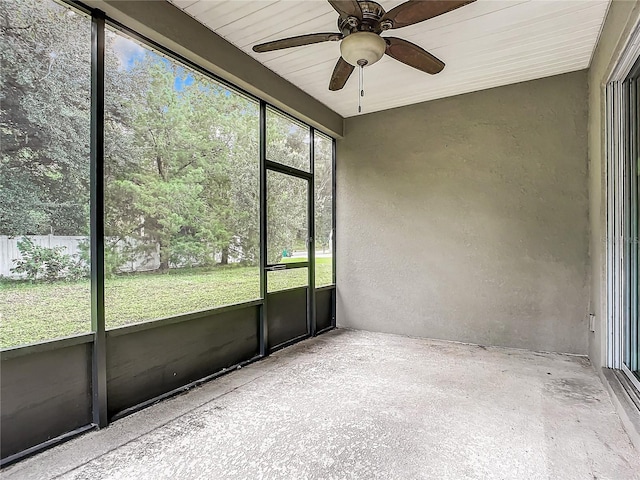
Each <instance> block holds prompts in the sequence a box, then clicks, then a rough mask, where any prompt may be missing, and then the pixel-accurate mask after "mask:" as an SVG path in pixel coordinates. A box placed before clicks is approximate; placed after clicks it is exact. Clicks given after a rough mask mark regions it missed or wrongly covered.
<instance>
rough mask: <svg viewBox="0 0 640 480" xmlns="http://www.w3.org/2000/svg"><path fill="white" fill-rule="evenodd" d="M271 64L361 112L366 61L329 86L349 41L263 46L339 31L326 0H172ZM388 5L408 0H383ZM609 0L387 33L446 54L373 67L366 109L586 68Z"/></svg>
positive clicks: (496, 6) (481, 6)
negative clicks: (416, 65)
mask: <svg viewBox="0 0 640 480" xmlns="http://www.w3.org/2000/svg"><path fill="white" fill-rule="evenodd" d="M169 1H171V2H172V3H174V4H175V5H176V6H177V7H179V8H181V9H182V10H184V11H185V12H186V13H188V14H189V15H191V16H192V17H194V18H195V19H196V20H198V21H199V22H201V23H203V24H204V25H206V26H207V27H209V28H210V29H211V30H213V31H214V32H216V33H217V34H218V35H220V36H222V37H224V38H225V39H227V40H228V41H229V42H231V43H233V44H234V45H236V46H237V47H239V48H240V49H242V50H243V51H245V52H247V53H248V54H249V55H251V56H252V57H254V58H255V59H256V60H258V61H260V62H261V63H263V64H264V65H265V66H267V67H268V68H270V69H271V70H273V71H274V72H276V73H277V74H279V75H280V76H282V77H284V78H286V79H287V80H289V81H290V82H291V83H293V84H294V85H297V86H298V87H299V88H301V89H302V90H304V91H306V92H307V93H309V94H310V95H312V96H313V97H315V98H317V99H318V100H320V101H321V102H322V103H324V104H325V105H327V106H328V107H330V108H331V109H333V110H334V111H336V112H338V113H339V114H341V115H342V116H344V117H349V116H353V115H357V103H358V97H357V96H358V75H357V69H356V70H355V71H354V73H353V75H352V76H351V78H350V79H349V81H348V82H347V84H346V85H345V87H344V88H343V89H342V90H341V91H338V92H331V91H329V90H328V88H327V87H328V84H329V78H330V77H331V73H332V71H333V67H334V65H335V63H336V61H337V59H338V57H339V55H340V48H339V42H326V43H321V44H315V45H307V46H303V47H297V48H291V49H287V50H279V51H275V52H269V53H254V52H253V51H252V50H251V47H252V46H253V45H255V44H258V43H263V42H266V41H270V40H276V39H279V38H284V37H290V36H294V35H302V34H305V33H316V32H337V31H338V29H337V25H336V22H337V18H338V14H337V13H336V12H335V11H334V10H333V8H332V7H331V6H330V5H329V3H327V2H326V1H324V0H279V1H277V0H259V1H251V0H226V1H222V0H169ZM378 3H380V4H381V5H382V6H383V7H384V8H385V10H387V11H389V10H390V9H391V8H393V7H395V6H396V5H398V4H400V3H402V0H378ZM608 6H609V0H478V1H476V2H475V3H472V4H470V5H466V6H464V7H462V8H459V9H457V10H454V11H452V12H449V13H446V14H444V15H441V16H439V17H435V18H432V19H430V20H427V21H425V22H422V23H419V24H416V25H412V26H409V27H405V28H400V29H394V30H390V31H388V32H384V33H383V34H382V36H396V37H400V38H404V39H406V40H409V41H411V42H414V43H416V44H418V45H420V46H421V47H422V48H424V49H426V50H427V51H429V52H431V53H432V54H434V55H435V56H436V57H438V58H440V59H441V60H442V61H444V62H445V63H446V67H445V69H444V70H443V71H442V72H441V73H439V74H437V75H428V74H425V73H422V72H420V71H418V70H415V69H413V68H411V67H408V66H406V65H404V64H402V63H400V62H398V61H396V60H394V59H392V58H390V57H388V56H386V55H385V56H384V57H383V58H382V60H380V61H379V62H378V63H376V64H374V65H371V66H369V67H365V72H364V82H365V83H364V86H365V98H364V101H363V113H368V112H374V111H379V110H385V109H388V108H393V107H399V106H402V105H409V104H413V103H418V102H424V101H427V100H433V99H436V98H442V97H448V96H452V95H458V94H461V93H467V92H473V91H477V90H483V89H486V88H492V87H497V86H501V85H507V84H511V83H517V82H523V81H527V80H533V79H536V78H542V77H547V76H551V75H557V74H561V73H566V72H572V71H576V70H581V69H584V68H587V67H588V66H589V62H590V60H591V55H592V53H593V50H594V48H595V45H596V42H597V40H598V35H599V33H600V29H601V27H602V23H603V22H604V17H605V15H606V12H607V8H608Z"/></svg>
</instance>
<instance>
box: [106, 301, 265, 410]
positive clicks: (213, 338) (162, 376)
mask: <svg viewBox="0 0 640 480" xmlns="http://www.w3.org/2000/svg"><path fill="white" fill-rule="evenodd" d="M258 313H259V309H258V307H255V306H252V307H244V308H240V309H236V310H232V311H230V312H225V313H212V314H208V315H204V316H202V317H201V318H196V319H193V320H187V321H184V322H180V323H174V324H168V325H161V326H156V327H153V328H149V329H145V330H140V331H132V332H130V333H129V332H126V331H118V330H117V329H116V330H112V331H110V332H109V335H108V336H107V372H108V377H107V382H108V383H107V387H108V390H107V392H108V398H109V404H108V406H109V416H110V417H111V416H113V415H114V414H116V413H118V412H121V411H122V410H124V409H126V408H129V407H133V406H134V405H137V404H139V403H142V402H144V401H146V400H149V399H151V398H154V397H156V396H158V395H161V394H163V393H166V392H169V391H171V390H173V389H175V388H178V387H180V386H182V385H185V384H187V383H190V382H194V381H196V380H198V379H200V378H203V377H206V376H207V375H211V374H213V373H216V372H219V371H220V370H222V369H224V368H226V367H230V366H232V365H236V364H238V363H240V362H243V361H246V360H249V359H251V358H253V357H255V356H257V355H258V353H259V349H258V347H259V345H258V334H259V332H258V322H259V317H258ZM125 328H127V327H125Z"/></svg>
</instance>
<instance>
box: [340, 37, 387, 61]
mask: <svg viewBox="0 0 640 480" xmlns="http://www.w3.org/2000/svg"><path fill="white" fill-rule="evenodd" d="M386 48H387V44H386V42H385V41H384V39H383V38H382V37H380V35H378V34H376V33H372V32H355V33H352V34H351V35H349V36H347V37H346V38H344V39H343V40H342V43H340V53H341V55H342V58H344V59H345V60H346V61H347V62H348V63H350V64H351V65H353V66H354V67H355V66H358V65H360V66H365V65H372V64H374V63H376V62H377V61H378V60H380V59H381V58H382V55H384V52H385V50H386Z"/></svg>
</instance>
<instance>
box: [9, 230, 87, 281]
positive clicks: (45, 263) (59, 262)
mask: <svg viewBox="0 0 640 480" xmlns="http://www.w3.org/2000/svg"><path fill="white" fill-rule="evenodd" d="M18 250H19V251H20V255H21V258H19V259H16V260H13V263H14V264H15V265H16V266H15V267H14V268H12V269H11V272H13V273H18V274H22V273H24V274H26V276H27V278H28V279H29V280H31V281H32V282H33V281H36V280H39V279H43V280H45V281H47V282H53V281H55V280H79V279H81V278H83V277H87V276H88V275H89V268H88V266H87V263H85V262H84V261H83V259H82V258H80V257H79V256H78V255H68V254H66V253H64V250H66V248H65V247H53V248H48V247H43V246H40V245H36V244H35V243H33V241H32V240H30V239H29V238H27V237H22V238H21V239H20V240H18Z"/></svg>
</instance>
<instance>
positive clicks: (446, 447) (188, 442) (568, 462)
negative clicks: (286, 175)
mask: <svg viewBox="0 0 640 480" xmlns="http://www.w3.org/2000/svg"><path fill="white" fill-rule="evenodd" d="M2 478H3V479H6V480H12V479H35V478H62V479H78V480H79V479H92V480H93V479H153V480H159V479H181V480H182V479H195V478H202V479H224V478H233V479H253V478H273V479H305V478H309V479H319V478H336V479H338V478H358V479H369V478H381V479H414V478H437V479H472V478H473V479H494V478H495V479H562V480H569V479H596V478H597V479H604V478H606V479H616V480H624V479H640V454H639V452H638V451H636V450H634V448H633V447H632V445H631V444H630V441H629V438H628V437H627V435H626V434H625V432H624V431H623V429H622V426H621V423H620V420H619V418H618V416H617V415H616V413H615V412H614V409H613V407H612V404H611V402H610V400H609V398H608V396H607V393H606V392H605V390H604V388H603V386H602V384H601V383H600V380H599V378H598V377H597V376H596V374H595V372H594V371H593V369H592V368H591V366H590V365H589V363H588V361H587V360H586V359H584V358H581V357H575V356H565V355H558V354H541V353H534V352H527V351H521V350H512V349H505V348H493V347H488V348H485V347H479V346H472V345H462V344H454V343H446V342H439V341H430V340H423V339H415V338H406V337H401V336H395V335H386V334H375V333H368V332H355V331H344V330H338V331H333V332H330V333H328V334H325V335H322V336H320V337H318V338H316V339H313V340H309V341H305V342H302V343H300V344H298V345H296V346H293V347H290V348H288V349H285V350H282V351H280V352H279V353H277V354H275V355H272V356H271V357H269V358H267V359H265V360H263V361H260V362H258V363H255V364H253V365H251V366H249V367H245V368H243V369H240V370H238V371H235V372H233V373H231V374H229V375H226V376H224V377H221V378H219V379H218V380H215V381H213V382H210V383H208V384H206V385H204V386H202V387H199V388H197V389H194V390H193V391H191V392H189V393H188V394H185V395H181V396H179V397H176V398H173V399H171V400H168V401H165V402H161V403H159V404H157V405H155V406H153V407H151V408H148V409H146V410H144V411H141V412H139V413H137V414H135V415H132V416H129V417H127V418H125V419H122V420H120V421H118V422H115V423H114V424H113V425H111V426H110V427H109V428H107V429H104V430H102V431H96V432H91V433H89V434H86V435H84V436H83V437H81V438H78V439H76V440H74V441H71V442H68V443H66V444H64V445H61V446H59V447H57V448H54V449H52V450H49V451H47V452H44V453H42V454H40V455H38V456H36V457H33V458H31V459H28V460H26V461H23V462H21V463H19V464H16V465H14V466H11V467H9V468H7V469H5V470H3V472H2Z"/></svg>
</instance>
